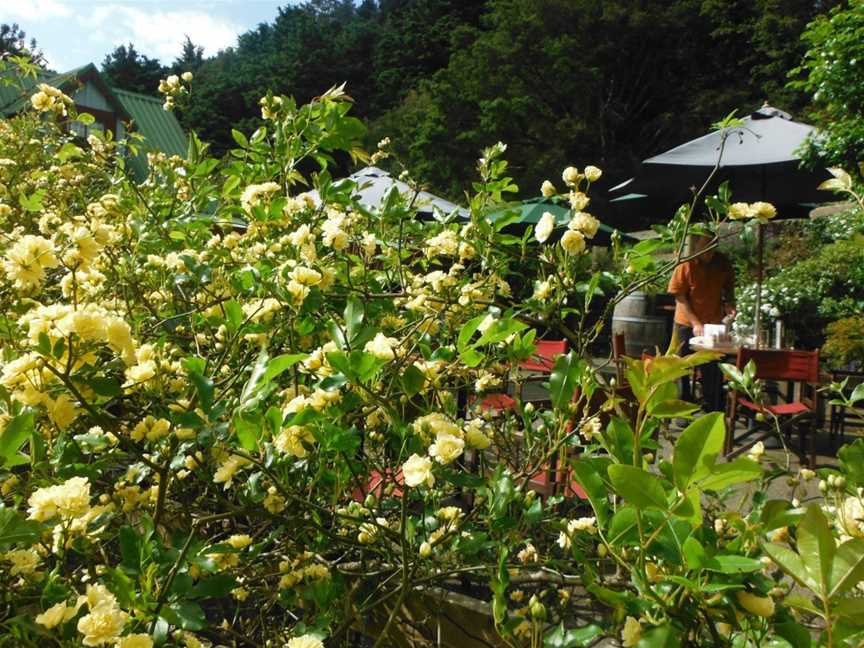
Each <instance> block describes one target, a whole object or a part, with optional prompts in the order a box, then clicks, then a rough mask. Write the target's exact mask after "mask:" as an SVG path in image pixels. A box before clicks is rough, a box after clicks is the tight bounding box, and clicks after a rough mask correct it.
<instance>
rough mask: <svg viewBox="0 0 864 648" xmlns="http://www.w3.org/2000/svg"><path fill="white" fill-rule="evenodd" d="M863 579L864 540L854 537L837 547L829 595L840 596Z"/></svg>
mask: <svg viewBox="0 0 864 648" xmlns="http://www.w3.org/2000/svg"><path fill="white" fill-rule="evenodd" d="M799 533H800V532H799ZM861 580H864V540H862V539H861V538H853V539H852V540H847V541H846V542H844V543H843V544H841V545H840V546H839V547H837V553H836V555H835V556H834V564H833V565H832V567H831V581H830V585H829V587H830V591H829V593H828V596H830V597H831V598H834V597H835V596H840V595H841V594H843V593H844V592H846V591H848V590H849V589H851V588H852V587H855V585H857V584H858V583H859V582H861Z"/></svg>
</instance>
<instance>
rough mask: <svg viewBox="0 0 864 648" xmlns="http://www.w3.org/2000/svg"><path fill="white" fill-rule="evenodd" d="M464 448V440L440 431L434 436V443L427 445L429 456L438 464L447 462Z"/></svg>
mask: <svg viewBox="0 0 864 648" xmlns="http://www.w3.org/2000/svg"><path fill="white" fill-rule="evenodd" d="M464 448H465V441H463V440H462V439H461V438H460V437H458V436H454V435H452V434H447V433H442V434H439V435H438V436H436V437H435V443H433V444H432V445H431V446H429V456H430V457H432V458H433V459H435V461H437V462H438V463H439V464H448V463H450V462H451V461H453V460H454V459H456V458H457V457H458V456H459V455H461V454H462V450H463V449H464Z"/></svg>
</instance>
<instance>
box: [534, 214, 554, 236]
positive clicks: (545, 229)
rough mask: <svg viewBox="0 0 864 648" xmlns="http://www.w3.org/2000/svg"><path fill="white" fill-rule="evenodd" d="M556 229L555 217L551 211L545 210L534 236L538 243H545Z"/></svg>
mask: <svg viewBox="0 0 864 648" xmlns="http://www.w3.org/2000/svg"><path fill="white" fill-rule="evenodd" d="M554 229H555V217H554V216H553V215H552V214H551V213H549V212H543V216H541V217H540V220H539V221H538V223H537V227H535V228H534V238H536V239H537V242H538V243H545V242H546V241H547V240H548V238H549V236H550V235H551V234H552V230H554Z"/></svg>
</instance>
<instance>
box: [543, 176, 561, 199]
mask: <svg viewBox="0 0 864 648" xmlns="http://www.w3.org/2000/svg"><path fill="white" fill-rule="evenodd" d="M540 193H541V194H543V197H544V198H551V197H552V196H554V195H555V194H557V193H558V190H557V189H555V185H554V184H552V183H551V182H549V181H548V180H544V181H543V184H541V185H540Z"/></svg>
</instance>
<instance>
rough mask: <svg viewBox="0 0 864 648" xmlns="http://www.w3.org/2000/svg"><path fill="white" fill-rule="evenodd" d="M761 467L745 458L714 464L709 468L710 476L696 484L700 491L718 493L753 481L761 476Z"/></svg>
mask: <svg viewBox="0 0 864 648" xmlns="http://www.w3.org/2000/svg"><path fill="white" fill-rule="evenodd" d="M762 472H763V471H762V466H760V465H759V463H758V462H756V461H753V460H752V459H747V458H746V457H739V458H738V459H736V460H735V461H731V462H729V463H725V464H715V465H714V466H712V468H711V474H709V475H708V476H707V477H703V478H702V479H700V480H698V482H696V485H697V486H698V487H699V488H701V489H702V490H713V491H719V490H723V489H724V488H727V487H729V486H732V485H733V484H743V483H745V482H748V481H753V480H754V479H758V478H759V477H761V476H762Z"/></svg>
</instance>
